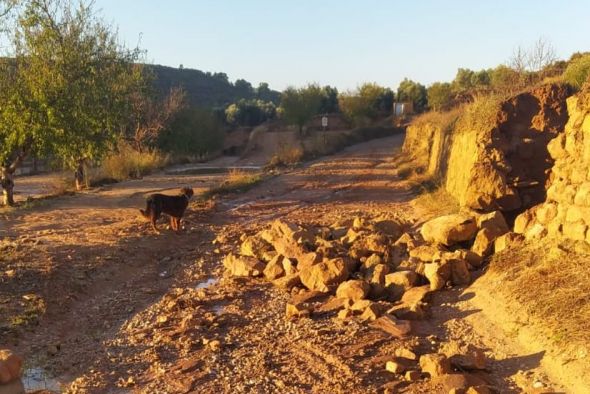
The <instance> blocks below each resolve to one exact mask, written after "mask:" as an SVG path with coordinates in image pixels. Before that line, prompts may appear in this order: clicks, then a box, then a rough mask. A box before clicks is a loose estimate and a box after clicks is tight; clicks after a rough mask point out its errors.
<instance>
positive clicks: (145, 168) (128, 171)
mask: <svg viewBox="0 0 590 394" xmlns="http://www.w3.org/2000/svg"><path fill="white" fill-rule="evenodd" d="M166 162H167V158H166V157H165V156H164V155H162V154H161V153H160V152H159V151H157V150H151V151H144V152H138V151H136V150H135V149H133V148H131V147H130V146H129V145H127V144H125V143H120V144H119V147H118V149H117V151H116V152H115V153H112V154H111V155H109V156H107V157H106V158H105V159H104V160H103V162H102V165H101V166H100V168H99V169H98V172H97V173H96V174H94V175H92V177H91V178H92V179H91V183H94V184H96V183H97V182H98V181H101V183H104V182H105V181H106V180H111V181H112V180H116V181H122V180H125V179H130V178H131V179H133V178H140V177H142V176H144V175H147V174H149V173H150V172H152V171H154V170H155V169H158V168H161V167H163V166H164V165H166Z"/></svg>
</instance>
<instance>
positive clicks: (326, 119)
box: [322, 116, 328, 128]
mask: <svg viewBox="0 0 590 394" xmlns="http://www.w3.org/2000/svg"><path fill="white" fill-rule="evenodd" d="M322 127H323V128H326V127H328V117H327V116H322Z"/></svg>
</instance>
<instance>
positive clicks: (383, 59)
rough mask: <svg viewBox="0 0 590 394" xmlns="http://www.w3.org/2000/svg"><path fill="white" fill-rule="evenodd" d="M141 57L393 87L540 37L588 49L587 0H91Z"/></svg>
mask: <svg viewBox="0 0 590 394" xmlns="http://www.w3.org/2000/svg"><path fill="white" fill-rule="evenodd" d="M95 4H96V7H97V8H98V9H100V10H102V16H103V17H104V18H105V19H106V20H107V21H109V22H111V23H113V24H114V25H115V26H118V28H119V34H120V36H121V38H122V39H123V40H124V41H125V42H126V43H128V44H129V45H135V44H136V43H137V42H138V39H139V37H140V35H141V37H142V38H141V47H142V48H144V49H146V50H147V52H148V53H147V59H148V61H149V62H152V63H157V64H164V65H169V66H173V67H178V65H180V64H183V65H184V67H185V68H196V69H200V70H203V71H212V72H218V71H219V72H225V73H227V74H228V76H229V78H230V80H232V81H233V80H235V79H238V78H244V79H246V80H248V81H250V82H251V83H252V84H253V85H254V86H257V85H258V83H259V82H261V81H266V82H268V83H269V84H270V87H271V88H273V89H278V90H281V89H284V88H285V87H286V86H288V85H295V86H299V85H303V84H305V83H308V82H317V83H320V84H322V85H324V84H330V85H333V86H336V87H338V89H340V90H345V89H350V88H354V87H356V86H357V85H358V84H360V83H362V82H377V83H379V84H381V85H384V86H389V87H392V88H396V87H397V85H398V84H399V82H400V81H401V80H402V79H403V78H404V77H408V78H411V79H414V80H417V81H420V82H421V83H423V84H426V85H428V84H430V83H432V82H434V81H441V80H443V81H444V80H452V79H453V77H454V75H455V73H456V71H457V68H459V67H467V68H471V69H481V68H488V67H493V66H495V65H497V64H500V63H505V62H506V61H507V60H508V59H509V58H510V56H511V55H512V52H513V50H514V48H515V47H516V46H518V45H522V46H525V47H526V46H530V45H532V43H533V42H534V41H535V40H536V39H538V38H539V37H541V36H542V37H545V38H546V39H548V40H549V41H550V42H551V43H552V45H553V47H554V48H555V50H556V52H557V55H558V56H559V57H560V58H567V57H569V56H570V55H571V53H573V52H576V51H589V50H590V23H588V16H589V15H590V0H572V1H567V0H564V1H556V0H553V1H546V0H538V1H534V0H513V1H508V0H490V1H479V0H470V1H467V0H461V1H458V0H457V1H454V0H447V1H442V0H441V1H435V0H421V1H418V0H406V1H395V0H356V1H353V0H321V1H320V0H315V1H314V0H198V1H197V0H168V1H164V0H96V3H95Z"/></svg>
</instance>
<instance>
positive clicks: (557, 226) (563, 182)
mask: <svg viewBox="0 0 590 394" xmlns="http://www.w3.org/2000/svg"><path fill="white" fill-rule="evenodd" d="M567 108H568V112H569V120H568V122H567V124H566V125H565V132H564V133H560V134H558V135H557V136H556V137H555V138H554V139H552V140H551V141H550V142H549V144H548V145H547V150H548V151H549V154H550V155H551V159H553V160H555V162H554V165H553V167H552V169H551V177H550V179H549V184H548V188H547V198H546V201H545V202H544V203H542V204H540V205H538V206H536V207H534V208H532V209H530V210H528V211H526V212H524V213H522V214H521V215H519V216H518V217H517V218H516V221H515V225H514V231H515V232H517V233H520V234H523V235H524V236H525V237H526V238H527V239H532V238H539V237H543V236H549V237H555V238H568V239H572V240H577V241H586V242H589V243H590V231H588V227H589V226H590V171H589V168H590V86H586V87H585V89H584V90H582V92H580V93H579V94H578V95H576V96H573V97H570V98H568V99H567Z"/></svg>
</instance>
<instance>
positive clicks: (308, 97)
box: [281, 84, 323, 136]
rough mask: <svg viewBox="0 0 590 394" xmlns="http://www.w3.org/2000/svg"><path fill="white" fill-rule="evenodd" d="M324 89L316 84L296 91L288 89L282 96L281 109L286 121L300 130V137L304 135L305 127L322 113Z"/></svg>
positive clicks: (291, 88)
mask: <svg viewBox="0 0 590 394" xmlns="http://www.w3.org/2000/svg"><path fill="white" fill-rule="evenodd" d="M322 97H323V94H322V89H321V88H320V87H319V86H318V85H315V84H310V85H307V86H306V87H303V88H299V89H296V88H294V87H289V88H287V89H286V90H285V91H284V92H283V93H282V95H281V108H282V114H283V117H284V119H285V120H286V121H287V122H288V123H289V124H293V125H297V127H298V128H299V136H302V135H303V126H305V124H306V123H307V122H308V121H309V120H310V119H311V118H312V117H313V116H314V115H317V114H318V113H319V111H320V106H321V104H322Z"/></svg>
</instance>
